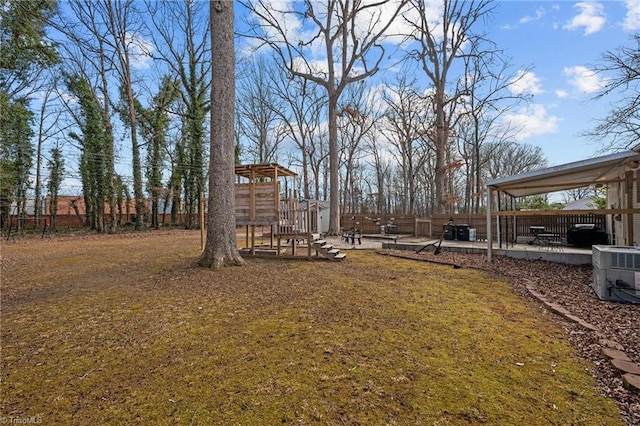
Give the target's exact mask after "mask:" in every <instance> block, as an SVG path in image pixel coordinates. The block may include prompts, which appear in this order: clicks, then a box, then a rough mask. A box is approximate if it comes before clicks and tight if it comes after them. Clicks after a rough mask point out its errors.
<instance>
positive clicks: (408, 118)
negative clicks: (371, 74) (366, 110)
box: [380, 73, 434, 214]
mask: <svg viewBox="0 0 640 426" xmlns="http://www.w3.org/2000/svg"><path fill="white" fill-rule="evenodd" d="M419 92H420V89H418V88H417V87H416V81H415V79H409V77H408V76H407V75H406V74H405V73H403V74H400V75H399V76H398V77H397V81H396V82H395V83H394V84H392V85H388V86H387V88H386V90H385V92H384V93H383V96H382V98H383V100H384V103H385V106H386V111H385V117H384V119H383V120H382V123H383V125H382V127H381V128H380V130H381V132H382V134H383V135H384V136H385V138H386V139H387V141H388V142H389V144H390V145H391V146H392V147H393V150H391V151H390V154H391V156H392V157H393V158H394V159H395V160H396V163H397V165H398V167H399V172H400V183H401V185H402V193H403V194H404V195H405V196H404V197H403V198H402V201H401V205H402V207H401V213H404V214H413V213H415V200H416V183H417V179H416V177H417V175H418V173H419V171H420V170H421V169H422V168H423V167H424V165H425V162H426V160H427V155H428V153H429V150H433V149H434V148H433V146H432V141H431V139H432V135H431V132H430V131H429V127H430V124H431V123H432V122H433V121H432V120H433V115H432V113H431V103H430V101H429V99H427V98H426V97H425V96H424V95H423V94H422V93H419Z"/></svg>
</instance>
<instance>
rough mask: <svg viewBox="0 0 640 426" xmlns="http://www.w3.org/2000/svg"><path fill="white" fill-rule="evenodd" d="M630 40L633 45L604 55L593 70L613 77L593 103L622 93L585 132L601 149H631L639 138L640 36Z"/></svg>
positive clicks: (635, 35)
mask: <svg viewBox="0 0 640 426" xmlns="http://www.w3.org/2000/svg"><path fill="white" fill-rule="evenodd" d="M632 39H633V41H634V42H635V46H633V47H618V48H617V49H615V50H610V51H607V52H605V53H604V54H603V56H602V61H603V62H602V64H600V65H597V66H595V67H594V70H595V72H596V73H601V74H606V75H610V74H613V77H612V78H610V79H608V80H607V83H606V85H605V86H604V87H603V88H602V89H601V90H600V91H599V92H598V93H597V95H596V96H595V97H594V100H601V99H604V98H606V97H608V96H610V95H612V94H614V93H620V94H622V99H621V100H617V101H616V102H615V104H614V105H613V107H612V109H611V110H610V111H609V114H608V115H607V116H606V117H605V118H603V119H602V120H601V121H600V123H599V124H598V125H597V126H596V127H595V128H594V129H592V130H590V131H588V132H586V133H585V136H587V137H590V138H591V139H594V140H597V141H599V142H600V143H601V144H602V146H603V148H604V149H605V150H612V149H621V148H622V149H624V148H627V149H628V148H631V147H633V146H634V145H636V144H637V143H638V138H640V34H634V35H633V37H632Z"/></svg>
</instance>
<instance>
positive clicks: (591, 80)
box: [562, 65, 607, 93]
mask: <svg viewBox="0 0 640 426" xmlns="http://www.w3.org/2000/svg"><path fill="white" fill-rule="evenodd" d="M562 73H563V74H564V75H565V76H567V78H568V81H569V84H571V85H572V86H573V87H575V88H576V89H578V90H579V91H580V92H581V93H595V92H597V91H598V90H600V89H602V88H603V87H604V86H605V85H606V82H607V80H606V79H602V78H600V77H599V76H598V75H597V74H596V73H595V72H594V71H593V70H590V69H589V68H587V67H583V66H580V65H578V66H575V67H565V68H564V70H562Z"/></svg>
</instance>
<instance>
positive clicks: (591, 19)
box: [562, 2, 606, 35]
mask: <svg viewBox="0 0 640 426" xmlns="http://www.w3.org/2000/svg"><path fill="white" fill-rule="evenodd" d="M573 7H574V8H576V9H578V10H579V11H580V12H579V13H578V14H577V15H576V16H574V17H573V19H571V20H570V21H568V22H567V23H566V24H565V25H564V26H563V27H562V28H563V29H565V30H569V31H574V30H578V29H580V28H584V35H589V34H594V33H597V32H598V31H600V30H601V29H602V27H603V26H604V24H605V22H606V17H605V13H604V6H603V5H602V4H601V3H597V2H579V3H576V4H575V5H573Z"/></svg>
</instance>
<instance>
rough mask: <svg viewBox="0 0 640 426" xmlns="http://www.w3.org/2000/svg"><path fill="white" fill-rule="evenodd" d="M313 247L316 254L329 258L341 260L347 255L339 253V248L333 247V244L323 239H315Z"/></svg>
mask: <svg viewBox="0 0 640 426" xmlns="http://www.w3.org/2000/svg"><path fill="white" fill-rule="evenodd" d="M313 247H314V248H315V249H316V254H317V255H322V256H324V257H326V258H327V259H329V260H334V261H341V260H342V259H344V258H345V257H347V255H346V254H344V253H340V249H339V248H334V247H333V245H331V244H327V242H326V241H325V240H315V241H314V242H313Z"/></svg>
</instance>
